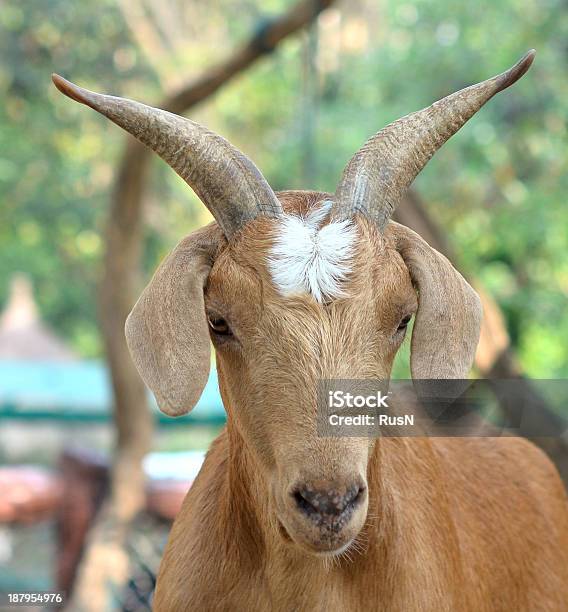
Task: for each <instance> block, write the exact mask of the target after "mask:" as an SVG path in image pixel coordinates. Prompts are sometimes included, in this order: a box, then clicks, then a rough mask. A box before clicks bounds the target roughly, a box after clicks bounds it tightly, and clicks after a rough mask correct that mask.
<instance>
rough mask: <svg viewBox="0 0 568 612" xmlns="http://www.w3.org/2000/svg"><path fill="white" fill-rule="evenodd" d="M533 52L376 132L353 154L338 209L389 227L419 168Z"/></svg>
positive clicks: (527, 62)
mask: <svg viewBox="0 0 568 612" xmlns="http://www.w3.org/2000/svg"><path fill="white" fill-rule="evenodd" d="M534 56H535V51H534V49H532V50H531V51H529V52H528V53H527V54H526V55H525V56H524V57H523V58H522V59H521V60H520V61H519V62H517V63H516V64H515V65H514V66H513V67H512V68H510V69H509V70H507V71H506V72H503V73H502V74H499V75H497V76H495V77H493V78H492V79H488V80H487V81H483V82H481V83H478V84H477V85H472V86H471V87H467V88H466V89H462V90H461V91H458V92H456V93H453V94H451V95H449V96H447V97H445V98H442V99H441V100H439V101H438V102H435V103H434V104H432V106H429V107H428V108H424V109H422V110H420V111H417V112H415V113H412V114H410V115H406V116H405V117H402V118H401V119H399V120H398V121H395V122H394V123H391V124H390V125H388V126H387V127H385V128H383V129H382V130H381V131H380V132H378V133H377V134H375V135H374V136H372V137H371V138H370V139H369V140H368V141H367V142H366V143H365V144H364V145H363V147H362V148H361V149H359V151H357V153H356V154H355V155H354V156H353V157H352V158H351V161H350V162H349V163H348V164H347V167H346V168H345V170H344V172H343V176H342V178H341V181H340V183H339V185H338V187H337V190H336V192H335V204H334V208H333V214H334V216H335V217H337V218H348V217H349V216H351V215H352V214H353V213H356V212H358V213H361V214H364V215H366V216H368V217H370V218H372V219H374V220H375V221H376V223H377V225H378V226H379V228H380V229H381V230H383V229H384V227H385V225H386V224H387V222H388V220H389V219H390V217H391V215H392V213H393V212H394V210H395V208H396V207H397V206H398V204H399V203H400V201H401V199H402V198H403V196H404V194H405V193H406V190H407V189H408V187H409V186H410V185H411V183H412V181H413V180H414V179H415V178H416V176H417V175H418V173H419V172H420V171H421V170H422V168H424V166H425V165H426V164H427V163H428V161H429V160H430V158H431V157H432V156H433V155H434V153H436V151H437V150H438V149H439V148H440V147H441V146H442V145H443V144H444V143H445V142H446V140H448V138H450V137H451V136H453V135H454V134H455V133H456V132H457V131H458V130H459V129H460V128H461V127H462V126H463V125H464V123H465V122H466V121H467V120H468V119H470V118H471V117H472V116H473V115H474V114H475V113H476V112H477V111H478V110H479V109H480V108H481V107H482V106H483V105H484V104H485V103H486V102H487V101H488V100H490V99H491V98H492V97H493V96H494V95H495V94H496V93H498V92H500V91H502V90H503V89H506V88H507V87H509V86H510V85H512V84H513V83H515V82H516V81H517V80H518V79H520V78H521V77H522V76H523V74H525V72H526V71H527V70H528V69H529V68H530V65H531V64H532V62H533V59H534Z"/></svg>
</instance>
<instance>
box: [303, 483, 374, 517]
mask: <svg viewBox="0 0 568 612" xmlns="http://www.w3.org/2000/svg"><path fill="white" fill-rule="evenodd" d="M364 492H365V487H364V486H359V485H352V486H350V487H346V486H337V487H333V488H325V489H322V488H319V487H315V486H313V485H312V484H306V485H305V486H302V487H300V488H298V489H296V490H295V491H294V492H293V493H292V495H293V497H294V499H295V501H296V506H297V507H298V509H299V510H300V511H301V512H303V513H304V514H306V515H308V516H314V515H317V516H330V517H331V516H341V515H343V514H345V513H346V512H348V511H352V510H353V508H354V507H355V505H356V504H357V503H358V502H359V501H361V499H362V498H363V494H364Z"/></svg>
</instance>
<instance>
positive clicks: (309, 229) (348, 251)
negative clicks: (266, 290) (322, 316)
mask: <svg viewBox="0 0 568 612" xmlns="http://www.w3.org/2000/svg"><path fill="white" fill-rule="evenodd" d="M331 204H332V203H331V202H330V201H329V200H327V201H325V202H323V203H322V205H321V206H320V207H319V208H316V209H315V210H313V211H312V212H310V213H309V214H308V215H307V216H306V217H297V216H294V215H284V217H283V219H282V220H281V227H280V230H279V232H278V235H277V237H276V240H275V243H274V246H273V247H272V252H271V254H270V257H269V260H268V267H269V270H270V272H271V274H272V279H273V280H274V284H275V285H276V287H277V288H278V290H279V291H280V293H282V294H283V295H286V296H288V295H293V294H297V293H310V294H311V295H312V296H313V297H314V299H316V300H317V301H318V302H324V301H329V300H331V299H333V298H337V297H340V296H342V295H344V292H343V290H342V289H341V282H342V281H344V280H345V279H346V278H347V276H348V275H349V273H350V272H351V259H352V257H353V254H354V252H355V240H356V237H357V234H356V229H355V226H354V225H353V224H352V223H351V222H350V221H348V220H347V221H337V222H333V223H329V224H328V225H326V226H324V227H322V228H321V229H320V227H321V224H322V223H323V221H324V220H325V218H326V216H327V215H328V214H329V210H330V207H331Z"/></svg>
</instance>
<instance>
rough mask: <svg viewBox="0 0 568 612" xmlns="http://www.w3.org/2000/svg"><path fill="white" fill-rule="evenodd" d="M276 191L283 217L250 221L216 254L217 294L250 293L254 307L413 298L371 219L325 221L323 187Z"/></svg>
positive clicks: (213, 278)
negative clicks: (268, 303) (273, 303)
mask: <svg viewBox="0 0 568 612" xmlns="http://www.w3.org/2000/svg"><path fill="white" fill-rule="evenodd" d="M277 195H278V198H279V200H280V201H281V203H282V207H283V209H284V211H285V216H284V218H282V219H276V220H275V219H269V218H266V217H261V218H258V219H256V220H255V221H253V222H251V223H250V224H249V225H248V226H246V227H245V228H244V229H243V230H242V232H241V234H240V235H239V236H238V237H237V239H236V240H234V241H233V242H232V243H230V244H229V245H227V247H226V248H225V249H224V250H223V251H222V252H221V253H220V254H219V256H218V258H217V261H216V262H215V265H214V266H213V270H212V272H211V275H210V279H209V283H208V285H209V286H210V288H211V289H212V290H213V293H215V294H216V295H217V297H218V298H219V299H222V300H223V301H224V302H233V303H234V302H235V301H247V302H250V301H251V298H252V301H253V302H254V306H258V305H260V303H262V302H263V301H266V300H269V301H274V300H276V301H278V302H281V301H288V303H292V302H297V301H304V302H309V303H313V305H316V306H317V305H320V306H323V305H325V304H329V303H334V302H347V301H349V300H346V299H345V298H348V297H350V298H355V297H357V296H359V297H360V298H363V299H365V298H366V299H369V297H370V294H371V293H374V294H375V295H376V296H379V297H380V295H382V294H386V295H387V296H388V299H389V300H390V301H391V302H400V301H402V302H405V301H410V300H412V299H413V294H414V292H413V290H412V286H411V282H410V277H409V274H408V271H407V269H406V266H405V265H404V263H403V261H402V258H401V257H400V255H399V254H398V252H397V251H396V250H395V248H394V245H392V244H391V243H390V242H389V239H388V237H384V236H383V235H381V234H380V232H379V231H378V230H377V229H376V227H375V226H374V224H372V223H370V222H368V221H366V220H365V219H363V218H359V217H358V218H354V219H352V220H350V221H342V222H337V221H334V222H330V220H329V215H328V213H329V208H330V205H331V197H332V196H331V195H330V194H328V193H324V192H302V191H286V192H279V193H278V194H277ZM383 289H384V290H383ZM387 290H388V291H387Z"/></svg>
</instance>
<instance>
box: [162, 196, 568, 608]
mask: <svg viewBox="0 0 568 612" xmlns="http://www.w3.org/2000/svg"><path fill="white" fill-rule="evenodd" d="M324 196H325V194H314V193H299V192H298V193H292V192H285V193H283V194H279V198H280V200H281V201H282V203H283V206H284V207H285V208H286V209H288V210H296V211H297V210H302V209H306V208H309V207H311V206H312V205H313V204H314V203H315V202H317V201H319V200H320V199H321V198H322V197H324ZM355 222H356V223H357V226H358V229H359V235H360V242H359V244H358V248H357V256H356V257H357V260H356V264H355V265H354V266H353V269H354V273H353V274H352V276H351V277H350V280H349V283H348V284H347V286H346V290H347V293H348V297H346V298H345V299H339V300H335V301H334V302H333V303H331V304H328V305H320V304H317V303H316V302H315V301H314V300H313V299H311V298H310V297H309V296H299V297H294V298H284V297H282V296H280V295H279V294H278V293H277V292H276V290H275V288H274V286H273V285H272V282H271V279H270V277H269V275H268V272H267V269H266V257H267V254H268V251H269V249H270V246H271V244H272V239H273V231H272V228H273V224H274V221H273V220H270V219H266V218H258V219H257V220H255V221H253V222H251V223H250V224H249V225H248V226H245V228H244V229H243V230H242V231H241V232H240V233H239V234H238V235H237V236H236V237H235V239H233V240H232V241H231V242H230V243H228V244H227V243H226V242H224V241H223V244H221V245H220V246H219V248H218V253H216V258H215V262H214V264H213V266H212V269H211V272H210V274H209V277H208V279H207V284H206V286H205V309H206V311H207V312H209V313H213V314H215V315H217V316H221V317H223V318H225V319H226V320H227V321H228V322H229V324H230V325H231V327H232V329H233V330H234V333H235V336H236V338H237V339H238V342H235V341H218V342H217V344H216V349H217V367H218V372H219V382H220V389H221V394H222V397H223V402H224V404H225V407H226V409H227V416H228V422H227V427H226V428H225V429H224V431H223V432H222V433H221V435H220V436H219V437H218V438H217V440H216V441H215V442H214V443H213V445H212V447H211V449H210V450H209V452H208V454H207V457H206V460H205V463H204V465H203V467H202V469H201V472H200V474H199V476H198V478H197V479H196V481H195V483H194V484H193V486H192V488H191V489H190V491H189V493H188V495H187V497H186V500H185V502H184V505H183V508H182V510H181V512H180V514H179V516H178V518H177V519H176V521H175V524H174V526H173V529H172V532H171V535H170V539H169V543H168V546H167V549H166V552H165V555H164V559H163V561H162V565H161V569H160V574H159V578H158V585H157V591H156V596H155V607H154V609H155V610H156V611H157V612H183V611H185V610H187V611H189V610H199V611H201V610H231V611H235V610H243V611H249V610H283V611H284V610H286V611H290V610H309V611H318V610H322V611H324V610H325V611H328V610H333V611H335V610H342V611H343V610H346V611H357V610H369V609H373V610H385V611H389V612H390V611H392V612H430V611H431V612H443V611H448V612H450V611H451V612H455V611H460V612H461V611H471V612H484V611H487V612H490V611H491V612H495V611H503V612H505V611H507V612H509V611H510V612H513V611H515V612H517V611H527V612H528V611H531V612H532V611H537V610H539V611H540V610H542V611H550V612H557V611H561V610H566V609H568V606H567V602H568V502H567V498H566V494H565V492H564V489H563V485H562V483H561V481H560V479H559V477H558V475H557V473H556V470H555V468H554V467H553V466H552V465H551V463H550V461H549V460H548V459H547V458H546V457H545V456H544V455H543V454H542V453H541V452H540V451H539V450H537V449H536V447H534V446H533V445H532V444H530V443H528V442H526V441H524V440H521V439H515V438H499V439H496V438H478V439H465V438H459V439H441V438H432V439H427V438H380V439H377V440H370V439H355V438H334V439H327V438H321V437H319V436H318V435H317V433H316V428H315V417H316V413H315V411H316V405H315V388H316V383H317V380H318V379H320V378H352V379H357V378H384V377H389V376H390V371H391V367H392V362H393V359H394V356H395V354H396V352H397V350H398V348H399V346H400V344H401V341H402V338H401V337H400V336H399V335H396V333H395V330H396V328H397V326H398V324H399V322H400V320H401V319H402V318H403V317H404V316H405V315H406V314H411V313H413V312H414V311H415V310H416V308H417V298H416V292H415V289H414V288H413V282H412V280H411V277H410V274H409V268H408V267H407V263H405V260H403V257H402V256H401V254H400V244H399V238H400V235H399V233H398V230H396V229H394V230H393V231H392V232H389V231H387V232H386V233H385V235H381V234H380V233H379V232H378V231H377V229H376V228H375V227H374V226H373V225H372V224H371V223H369V222H367V221H366V220H364V219H362V218H356V219H355ZM210 231H211V232H216V230H215V229H212V230H210ZM444 265H445V264H444ZM355 478H362V479H364V481H365V482H366V487H367V495H366V498H365V500H364V503H362V504H360V505H359V506H358V509H357V510H356V512H355V514H354V516H353V518H352V520H351V522H350V524H349V525H348V526H347V527H346V528H345V530H344V531H343V532H341V533H340V534H338V536H337V538H338V540H337V542H336V544H337V545H340V544H341V543H342V542H343V541H349V540H350V539H351V537H353V536H355V542H354V543H353V545H352V546H351V547H350V548H349V549H348V550H347V552H346V553H344V554H343V555H342V556H339V557H321V556H317V555H316V553H317V552H319V551H322V550H325V548H323V547H322V545H321V542H320V535H321V534H319V532H318V530H317V529H316V528H315V527H314V526H313V525H310V523H309V522H308V521H306V520H303V519H302V518H301V517H300V516H299V515H298V512H297V509H296V508H295V507H294V506H293V504H292V503H291V501H290V490H291V488H292V487H293V486H294V484H295V483H297V482H299V481H306V480H310V479H329V480H332V479H335V480H339V481H342V482H346V483H347V482H349V481H352V480H353V479H355Z"/></svg>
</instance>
